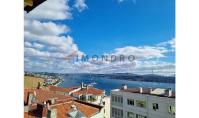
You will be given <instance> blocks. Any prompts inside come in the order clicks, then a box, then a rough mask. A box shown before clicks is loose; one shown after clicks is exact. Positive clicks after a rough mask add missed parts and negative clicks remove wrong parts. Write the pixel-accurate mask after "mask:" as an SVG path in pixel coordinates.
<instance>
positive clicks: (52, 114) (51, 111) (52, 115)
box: [47, 109, 57, 118]
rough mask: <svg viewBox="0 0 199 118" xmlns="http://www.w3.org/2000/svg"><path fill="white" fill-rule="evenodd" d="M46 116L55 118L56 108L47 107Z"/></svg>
mask: <svg viewBox="0 0 199 118" xmlns="http://www.w3.org/2000/svg"><path fill="white" fill-rule="evenodd" d="M47 118H57V109H49V110H48V115H47Z"/></svg>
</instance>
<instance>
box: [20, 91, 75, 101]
mask: <svg viewBox="0 0 199 118" xmlns="http://www.w3.org/2000/svg"><path fill="white" fill-rule="evenodd" d="M30 92H32V93H34V92H35V93H36V99H37V101H38V102H39V103H42V102H44V101H48V100H49V99H50V98H55V99H56V101H57V102H59V101H71V100H73V98H72V97H71V96H66V95H59V94H55V93H53V92H51V91H47V90H42V89H24V103H25V104H27V102H28V94H29V93H30Z"/></svg>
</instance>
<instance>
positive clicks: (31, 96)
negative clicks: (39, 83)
mask: <svg viewBox="0 0 199 118" xmlns="http://www.w3.org/2000/svg"><path fill="white" fill-rule="evenodd" d="M32 100H33V93H32V92H29V93H28V105H30V104H32Z"/></svg>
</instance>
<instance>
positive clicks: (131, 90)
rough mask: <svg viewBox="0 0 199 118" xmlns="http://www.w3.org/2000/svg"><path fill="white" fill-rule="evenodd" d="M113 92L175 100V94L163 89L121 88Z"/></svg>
mask: <svg viewBox="0 0 199 118" xmlns="http://www.w3.org/2000/svg"><path fill="white" fill-rule="evenodd" d="M112 91H121V92H129V93H138V94H148V95H154V96H159V97H168V98H175V92H174V91H172V90H171V89H162V88H154V89H152V88H142V87H140V88H127V87H126V88H121V89H115V90H112Z"/></svg>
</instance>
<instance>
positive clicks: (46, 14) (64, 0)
mask: <svg viewBox="0 0 199 118" xmlns="http://www.w3.org/2000/svg"><path fill="white" fill-rule="evenodd" d="M68 1H69V0H47V1H45V2H44V3H42V4H41V5H39V6H38V7H36V8H35V9H34V10H32V11H31V12H29V13H28V14H27V13H25V18H26V19H40V20H41V19H42V20H64V19H71V18H72V14H71V12H70V11H71V10H70V6H69V5H68Z"/></svg>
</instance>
